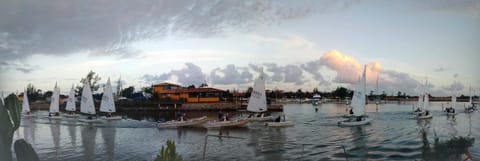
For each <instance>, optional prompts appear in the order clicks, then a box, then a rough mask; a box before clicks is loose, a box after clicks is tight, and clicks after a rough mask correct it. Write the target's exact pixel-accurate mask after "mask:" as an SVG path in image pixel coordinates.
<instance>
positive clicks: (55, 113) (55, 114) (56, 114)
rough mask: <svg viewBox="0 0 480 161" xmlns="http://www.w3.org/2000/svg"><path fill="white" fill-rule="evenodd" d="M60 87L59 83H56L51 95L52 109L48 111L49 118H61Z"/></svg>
mask: <svg viewBox="0 0 480 161" xmlns="http://www.w3.org/2000/svg"><path fill="white" fill-rule="evenodd" d="M59 104H60V88H58V86H57V83H55V87H54V88H53V94H52V97H50V109H49V113H48V118H49V119H61V118H62V116H60V108H59Z"/></svg>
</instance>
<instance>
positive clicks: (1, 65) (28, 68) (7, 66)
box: [0, 61, 40, 73]
mask: <svg viewBox="0 0 480 161" xmlns="http://www.w3.org/2000/svg"><path fill="white" fill-rule="evenodd" d="M38 69H40V67H38V66H32V65H28V64H24V63H14V62H12V63H8V62H5V61H3V62H0V73H1V72H3V71H7V70H17V71H20V72H22V73H30V72H33V71H35V70H38Z"/></svg>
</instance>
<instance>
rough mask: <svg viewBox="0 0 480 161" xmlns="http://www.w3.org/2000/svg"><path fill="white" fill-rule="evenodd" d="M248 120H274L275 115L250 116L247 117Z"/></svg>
mask: <svg viewBox="0 0 480 161" xmlns="http://www.w3.org/2000/svg"><path fill="white" fill-rule="evenodd" d="M247 120H248V121H258V122H260V121H272V120H273V117H272V116H265V117H250V118H247Z"/></svg>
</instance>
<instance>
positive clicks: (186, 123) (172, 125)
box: [157, 116, 208, 128]
mask: <svg viewBox="0 0 480 161" xmlns="http://www.w3.org/2000/svg"><path fill="white" fill-rule="evenodd" d="M207 121H208V120H207V117H206V116H203V117H198V118H193V119H190V120H187V121H176V120H172V121H167V122H164V123H158V124H157V127H158V128H176V127H193V126H197V125H200V124H203V123H206V122H207Z"/></svg>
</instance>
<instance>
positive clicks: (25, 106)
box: [2, 89, 30, 113]
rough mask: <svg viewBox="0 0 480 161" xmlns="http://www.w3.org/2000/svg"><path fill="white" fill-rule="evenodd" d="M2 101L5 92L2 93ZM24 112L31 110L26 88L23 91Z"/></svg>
mask: <svg viewBox="0 0 480 161" xmlns="http://www.w3.org/2000/svg"><path fill="white" fill-rule="evenodd" d="M2 101H3V94H2ZM22 112H23V113H27V112H30V105H29V104H28V94H27V90H26V89H25V91H24V92H23V102H22Z"/></svg>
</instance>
